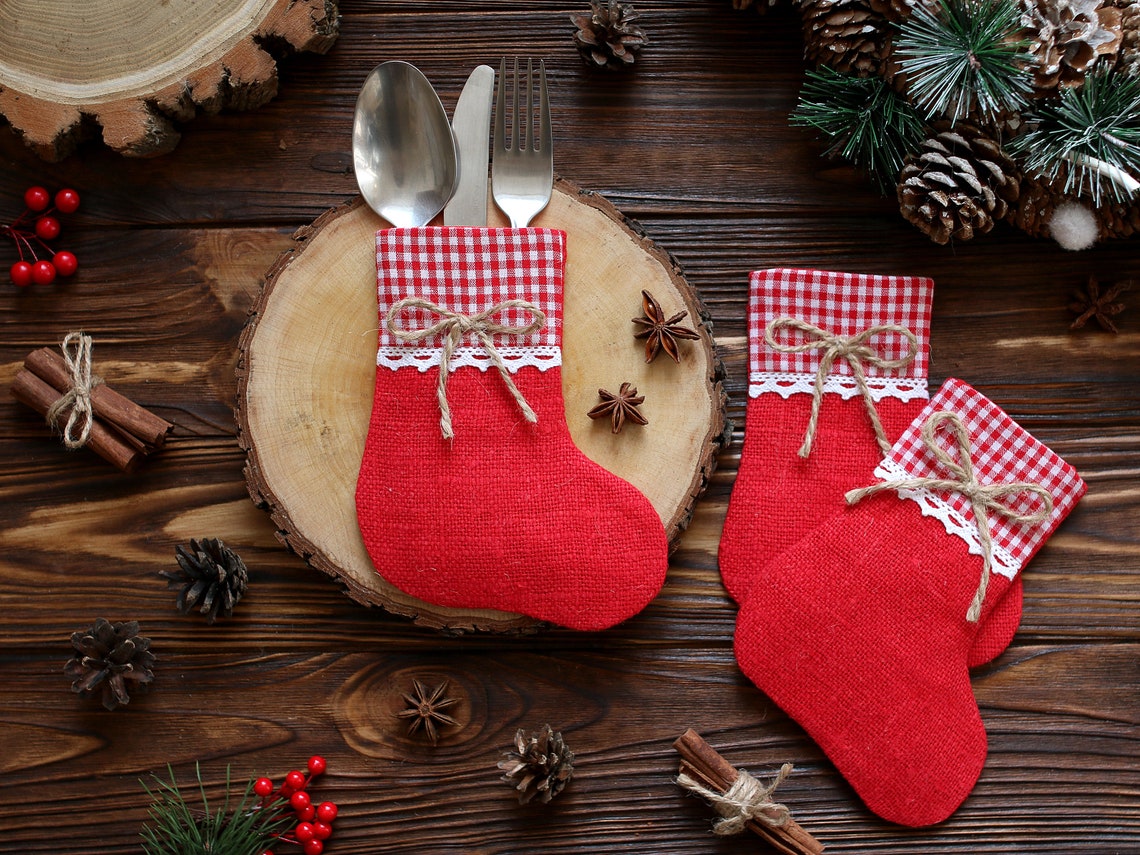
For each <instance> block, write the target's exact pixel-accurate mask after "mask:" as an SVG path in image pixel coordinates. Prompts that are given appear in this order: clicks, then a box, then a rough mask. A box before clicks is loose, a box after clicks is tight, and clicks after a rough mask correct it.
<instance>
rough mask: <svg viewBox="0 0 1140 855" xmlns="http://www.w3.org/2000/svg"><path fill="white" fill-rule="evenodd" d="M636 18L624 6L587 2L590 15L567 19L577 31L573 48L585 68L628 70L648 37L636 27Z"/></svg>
mask: <svg viewBox="0 0 1140 855" xmlns="http://www.w3.org/2000/svg"><path fill="white" fill-rule="evenodd" d="M639 17H640V16H639V15H638V13H637V12H636V11H635V10H634V8H633V6H631V5H630V4H628V3H618V2H617V0H591V2H590V11H589V12H588V13H583V14H580V15H571V16H570V22H571V23H572V24H574V26H575V27H577V28H578V29H577V31H576V32H575V33H574V44H575V45H576V46H577V48H578V52H579V53H581V54H582V58H583V59H584V60H585V61H586V63H587V64H588V65H591V66H593V67H596V68H609V69H615V68H628V67H629V66H631V65H633V63H634V61H635V59H636V54H637V52H638V51H639V50H641V49H642V48H643V47H645V46H646V45H647V44H649V37H648V36H646V35H645V32H644V31H643V30H642V29H641V27H639V26H637V23H636V22H637V19H638V18H639Z"/></svg>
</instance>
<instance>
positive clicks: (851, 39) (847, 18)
mask: <svg viewBox="0 0 1140 855" xmlns="http://www.w3.org/2000/svg"><path fill="white" fill-rule="evenodd" d="M876 2H879V0H876ZM799 5H800V16H801V18H802V22H803V33H804V56H805V57H806V58H807V59H808V60H809V61H811V62H814V63H815V64H817V65H826V66H829V67H830V68H832V69H834V70H835V71H840V72H843V73H844V74H855V75H858V76H859V77H872V76H875V75H881V76H883V77H886V78H887V79H890V78H891V77H892V76H893V63H892V62H891V36H892V33H893V32H894V27H893V25H892V24H891V21H890V20H889V19H888V18H887V17H886V16H885V15H884V14H881V13H879V12H876V11H874V9H872V7H871V3H870V0H800V4H799Z"/></svg>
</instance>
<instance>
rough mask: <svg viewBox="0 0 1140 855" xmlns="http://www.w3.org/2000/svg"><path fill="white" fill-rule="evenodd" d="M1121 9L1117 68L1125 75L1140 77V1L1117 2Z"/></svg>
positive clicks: (1123, 0) (1118, 0) (1124, 0)
mask: <svg viewBox="0 0 1140 855" xmlns="http://www.w3.org/2000/svg"><path fill="white" fill-rule="evenodd" d="M1114 5H1116V7H1117V8H1118V9H1120V33H1121V38H1120V51H1119V53H1118V54H1117V57H1116V68H1117V70H1118V71H1120V72H1122V73H1124V74H1132V75H1140V0H1117V2H1116V3H1115V4H1114Z"/></svg>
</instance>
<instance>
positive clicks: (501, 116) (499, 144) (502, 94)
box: [494, 56, 507, 153]
mask: <svg viewBox="0 0 1140 855" xmlns="http://www.w3.org/2000/svg"><path fill="white" fill-rule="evenodd" d="M506 78H507V58H506V57H505V56H504V57H503V61H502V62H501V63H499V85H498V89H497V91H496V92H495V141H494V146H495V152H496V153H497V152H500V151H506V149H507V139H506V135H507V121H506V113H507V104H506V97H507V84H506Z"/></svg>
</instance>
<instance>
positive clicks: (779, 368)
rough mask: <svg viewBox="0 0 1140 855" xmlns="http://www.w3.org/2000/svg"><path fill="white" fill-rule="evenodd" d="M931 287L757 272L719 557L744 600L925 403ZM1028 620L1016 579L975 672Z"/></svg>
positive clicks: (991, 624)
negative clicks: (738, 443) (738, 439)
mask: <svg viewBox="0 0 1140 855" xmlns="http://www.w3.org/2000/svg"><path fill="white" fill-rule="evenodd" d="M933 289H934V283H933V282H931V281H930V280H929V279H925V278H920V277H913V276H871V275H864V274H854V273H833V272H828V271H822V270H791V269H776V270H759V271H755V272H754V273H753V274H752V276H751V289H750V298H749V306H748V336H749V381H748V395H749V400H748V409H747V413H746V423H745V430H744V447H743V450H742V451H741V457H740V471H739V473H738V474H737V477H736V481H735V483H734V485H733V490H732V498H731V500H730V502H729V506H728V515H727V517H726V519H725V524H724V532H723V535H722V537H721V542H720V556H719V560H720V572H721V577H722V578H723V580H724V584H725V587H726V588H727V590H728V592H729V594H730V595H732V597H733V598H734V599H735V600H736V601H737V602H744V600H745V598H746V596H747V594H748V590H749V588H750V586H751V585H752V582H753V580H754V579H755V578H756V577H757V576H759V575H760V574H762V573H763V572H765V571H764V566H765V564H766V563H767V562H768V561H770V560H772V559H773V558H775V557H776V556H777V555H779V554H780V553H781V552H782V551H784V550H785V549H786V548H788V547H790V546H792V545H793V544H795V543H796V542H797V541H799V540H800V539H801V538H802V537H804V535H806V534H808V533H809V532H810V531H812V530H813V529H815V528H816V527H817V526H819V525H820V524H821V523H823V522H824V521H825V520H827V519H829V518H830V517H832V516H833V515H835V514H837V513H839V512H840V511H841V510H842V509H843V495H844V493H846V492H847V491H848V490H850V489H852V488H854V487H857V486H860V485H863V484H866V483H868V481H869V479H870V477H871V472H872V471H873V470H874V468H875V466H877V465H878V463H879V461H880V460H881V459H882V457H883V454H884V453H885V451H886V449H888V448H889V447H890V445H891V443H893V442H894V441H895V440H896V439H898V437H899V435H900V434H902V432H903V430H905V429H906V427H907V426H908V425H910V423H911V421H913V419H914V417H915V416H916V415H917V414H918V413H919V412H920V411H921V410H922V408H923V407H924V406H925V405H926V401H927V397H928V395H927V365H928V360H929V344H928V339H929V330H930V306H931V296H932V292H933ZM876 422H877V423H878V424H876ZM1020 619H1021V585H1020V583H1018V584H1017V585H1016V586H1015V588H1013V589H1011V590H1010V593H1009V596H1008V597H1006V599H1005V601H1004V602H1003V603H1002V605H1001V607H1000V608H999V609H998V610H997V611H996V612H995V613H994V615H993V616H992V618H991V619H989V620H987V622H986V625H985V627H984V628H983V629H982V630H981V631H980V632H979V634H978V641H977V644H976V647H975V649H974V650H973V651H972V652H971V665H977V664H982V663H984V662H988V661H989V660H990V659H992V658H993V657H994V656H997V655H998V654H999V653H1001V652H1002V651H1003V650H1005V648H1006V647H1007V646H1008V645H1009V642H1010V640H1011V639H1012V638H1013V635H1014V633H1015V632H1016V631H1017V626H1018V623H1019V622H1020Z"/></svg>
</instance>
